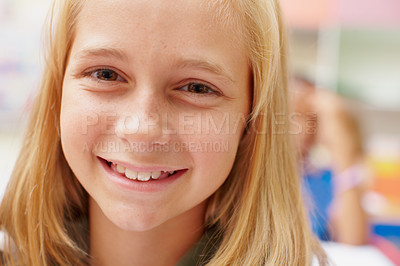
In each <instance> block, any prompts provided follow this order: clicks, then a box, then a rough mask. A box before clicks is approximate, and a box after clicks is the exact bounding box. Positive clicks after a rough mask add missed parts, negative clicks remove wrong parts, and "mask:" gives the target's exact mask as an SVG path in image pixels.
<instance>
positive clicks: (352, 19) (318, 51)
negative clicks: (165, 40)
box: [0, 0, 400, 247]
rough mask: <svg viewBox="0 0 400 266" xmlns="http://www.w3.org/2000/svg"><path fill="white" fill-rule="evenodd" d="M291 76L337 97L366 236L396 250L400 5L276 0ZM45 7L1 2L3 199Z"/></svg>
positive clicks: (379, 0) (34, 73) (399, 235)
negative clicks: (362, 173)
mask: <svg viewBox="0 0 400 266" xmlns="http://www.w3.org/2000/svg"><path fill="white" fill-rule="evenodd" d="M281 4H282V8H283V13H284V16H285V18H286V22H287V25H288V29H289V40H290V57H289V58H290V68H291V69H290V70H291V73H292V75H293V76H294V75H296V76H301V77H305V78H307V79H308V80H311V81H312V82H314V83H315V84H316V87H317V88H324V89H327V90H330V91H333V92H335V93H337V94H338V95H340V96H342V97H343V99H344V103H345V105H346V106H347V108H348V110H350V112H351V113H352V114H353V115H354V116H355V117H356V119H357V121H358V123H359V125H360V128H361V133H362V136H363V147H364V150H365V153H366V157H367V162H368V165H369V166H370V168H371V169H372V173H373V174H372V175H373V178H372V181H371V182H370V185H369V187H368V192H367V193H366V194H365V196H364V197H363V207H364V208H365V210H366V212H367V213H368V216H369V221H370V226H371V232H372V233H373V234H377V235H380V236H383V237H384V238H385V239H387V240H389V241H390V242H391V243H393V244H394V245H395V246H397V247H400V1H399V0H368V1H364V0H301V1H299V0H281ZM49 7H50V0H35V1H28V0H0V197H1V195H2V194H3V193H4V189H5V186H6V184H7V181H8V178H9V175H10V173H11V171H12V168H13V164H14V162H15V159H16V156H17V154H18V151H19V149H20V147H21V141H22V133H23V130H24V125H25V123H26V118H27V114H28V111H29V108H30V105H31V102H32V99H33V97H34V95H35V93H36V90H37V88H38V84H39V80H40V77H41V66H42V61H41V60H42V59H41V54H40V53H41V52H42V43H43V42H42V28H43V23H44V22H45V20H46V15H47V11H48V9H49Z"/></svg>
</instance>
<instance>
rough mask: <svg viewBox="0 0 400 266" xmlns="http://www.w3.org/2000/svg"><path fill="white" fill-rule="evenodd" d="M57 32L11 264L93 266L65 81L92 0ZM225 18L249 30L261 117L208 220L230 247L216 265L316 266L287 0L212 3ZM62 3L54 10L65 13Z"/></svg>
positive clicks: (9, 203) (22, 161) (63, 18)
mask: <svg viewBox="0 0 400 266" xmlns="http://www.w3.org/2000/svg"><path fill="white" fill-rule="evenodd" d="M60 3H61V6H60V9H59V12H60V15H59V16H58V17H57V18H58V21H57V23H55V24H51V25H53V26H55V28H51V30H50V33H51V36H50V38H49V41H50V43H49V51H48V54H47V61H46V67H45V73H44V78H43V82H42V86H41V90H40V93H39V95H38V97H37V100H36V102H35V105H34V108H33V112H32V116H31V120H30V124H29V127H28V131H27V134H26V138H25V141H24V144H23V148H22V151H21V153H20V155H19V158H18V160H17V163H16V165H15V168H14V171H13V174H12V176H11V180H10V183H9V185H8V188H7V191H6V194H5V196H4V199H3V201H2V203H1V206H0V226H1V229H2V230H4V231H5V232H7V235H8V236H9V238H10V239H11V240H12V241H8V246H6V249H5V252H4V260H5V263H6V264H10V265H14V264H21V265H53V264H59V265H87V264H88V258H89V255H88V254H87V252H88V247H87V245H88V243H87V239H85V237H80V236H81V235H83V236H85V235H86V236H87V235H88V231H87V230H88V229H87V226H85V223H82V222H79V221H82V220H85V219H87V208H88V207H87V201H88V196H87V193H86V192H85V191H84V189H83V188H82V187H81V185H80V184H79V183H78V181H77V180H76V178H75V177H74V175H73V174H72V172H71V170H70V168H69V166H68V164H67V162H66V160H65V158H64V155H63V152H62V150H61V145H60V134H59V118H60V104H61V90H62V83H63V77H64V73H65V69H66V66H67V64H68V56H69V51H70V48H71V45H72V42H73V39H74V30H75V24H76V20H77V17H78V15H79V13H80V10H81V8H82V5H83V3H84V1H79V0H69V1H60ZM210 5H213V7H216V8H217V9H218V10H219V12H217V13H218V15H217V17H216V19H220V20H225V21H229V22H232V23H235V21H236V28H237V29H238V30H240V33H241V34H244V36H245V38H244V40H245V41H246V43H245V45H247V47H248V57H249V64H250V66H251V69H252V73H253V80H252V82H253V84H252V85H253V94H252V97H253V102H252V112H251V114H250V118H249V120H248V124H247V128H246V132H245V133H244V136H243V139H242V140H241V143H240V145H239V149H238V153H237V156H236V160H235V164H234V166H233V169H232V171H231V173H230V175H229V176H228V178H227V180H226V182H225V183H224V184H223V185H222V186H221V187H220V188H219V189H218V191H217V192H216V193H215V194H214V195H213V196H212V198H211V199H210V201H209V208H208V215H207V223H208V225H212V224H217V225H218V227H219V228H220V231H221V232H222V233H223V236H222V242H221V245H220V247H219V248H218V250H217V252H216V254H215V255H214V257H213V258H212V260H211V261H210V262H209V264H208V265H264V264H268V265H309V264H311V260H312V256H313V254H317V256H318V257H319V258H320V261H321V262H323V261H324V255H323V253H322V252H321V250H320V248H319V246H318V244H317V242H316V240H315V239H314V237H313V236H312V234H311V232H310V229H309V226H308V222H307V219H306V215H305V212H304V209H303V202H302V196H301V194H300V185H299V179H298V176H297V171H296V162H295V158H294V157H293V152H292V148H291V145H290V140H289V137H288V134H287V132H288V129H287V126H288V123H287V121H286V123H280V124H279V127H280V128H279V130H277V128H276V123H275V115H282V114H283V117H285V116H284V114H286V113H287V104H286V98H287V95H286V93H287V92H286V79H287V77H286V58H285V55H286V40H285V34H284V28H283V23H282V21H281V13H280V9H279V5H278V2H277V0H253V1H249V0H234V1H233V0H231V1H230V0H220V1H210ZM55 8H56V7H55V6H54V7H53V14H56V12H55V10H54V9H55Z"/></svg>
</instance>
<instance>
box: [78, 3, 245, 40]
mask: <svg viewBox="0 0 400 266" xmlns="http://www.w3.org/2000/svg"><path fill="white" fill-rule="evenodd" d="M216 2H219V1H211V2H210V1H208V0H207V1H205V0H190V1H187V0H173V1H171V0H129V1H127V0H112V1H110V0H87V1H85V4H84V6H83V9H82V12H81V13H80V16H79V18H78V26H77V27H78V32H79V30H84V29H85V28H88V27H90V26H92V25H93V24H97V25H98V28H95V29H93V28H92V27H91V29H90V30H91V31H93V30H95V31H96V33H100V32H103V33H105V32H107V34H108V35H109V36H108V38H111V37H113V36H114V37H119V41H122V38H123V37H128V36H137V37H139V36H140V38H141V40H142V41H144V39H146V40H152V41H157V40H158V41H161V42H163V43H162V44H164V45H165V44H166V43H165V42H166V41H167V40H171V41H173V43H175V45H182V44H192V43H194V42H199V41H201V42H208V43H210V42H211V41H214V42H218V41H221V40H222V39H225V40H226V42H225V45H229V47H235V48H238V47H237V46H238V43H240V39H241V36H240V35H239V33H238V30H237V28H236V29H235V27H233V24H232V23H228V22H227V21H230V19H228V17H230V16H229V15H228V14H227V13H229V12H228V8H224V11H223V12H221V9H219V8H216V7H217V6H218V4H216ZM211 3H212V4H211ZM223 13H224V14H223ZM86 26H87V27H86ZM110 33H112V34H110ZM143 33H144V34H143ZM185 37H186V38H185ZM191 38H192V39H191ZM201 38H202V39H201ZM171 43H172V42H171ZM156 44H157V43H155V42H154V43H153V45H156ZM229 47H227V48H229ZM149 48H151V47H149Z"/></svg>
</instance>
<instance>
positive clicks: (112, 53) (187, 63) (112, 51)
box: [75, 47, 236, 83]
mask: <svg viewBox="0 0 400 266" xmlns="http://www.w3.org/2000/svg"><path fill="white" fill-rule="evenodd" d="M90 57H114V58H116V59H119V60H122V61H125V62H128V56H127V55H126V54H125V53H124V52H122V51H121V50H119V49H116V48H112V47H92V48H86V49H83V50H81V51H79V52H78V53H77V54H76V55H75V58H77V59H84V58H90ZM176 67H177V68H197V69H202V70H205V71H207V72H211V73H213V74H215V75H218V76H221V77H222V78H224V79H226V80H228V81H230V82H232V83H235V82H236V81H235V80H234V79H233V77H232V75H230V74H229V73H228V72H227V71H225V70H224V68H223V67H222V66H220V65H218V64H216V63H213V62H210V61H209V60H206V59H180V60H178V61H177V63H176Z"/></svg>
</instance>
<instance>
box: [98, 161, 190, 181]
mask: <svg viewBox="0 0 400 266" xmlns="http://www.w3.org/2000/svg"><path fill="white" fill-rule="evenodd" d="M102 160H103V161H104V162H105V163H106V164H107V166H108V167H109V168H110V169H111V170H112V171H113V172H115V173H116V174H118V175H120V176H121V177H125V178H127V179H130V180H133V181H140V182H149V181H156V180H162V179H166V178H169V177H172V176H175V175H176V174H178V173H180V172H182V171H186V170H187V169H182V170H175V171H153V172H137V171H133V170H131V169H128V168H125V167H124V166H122V165H119V164H117V163H114V162H110V161H107V160H104V159H102Z"/></svg>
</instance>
